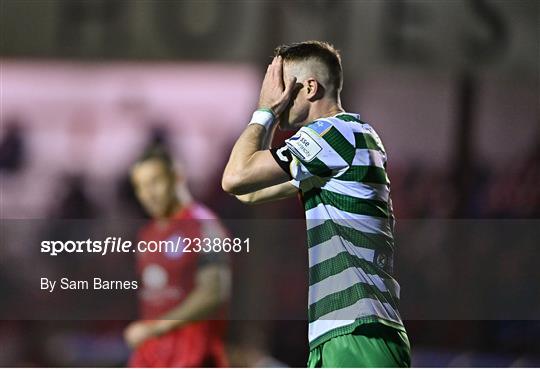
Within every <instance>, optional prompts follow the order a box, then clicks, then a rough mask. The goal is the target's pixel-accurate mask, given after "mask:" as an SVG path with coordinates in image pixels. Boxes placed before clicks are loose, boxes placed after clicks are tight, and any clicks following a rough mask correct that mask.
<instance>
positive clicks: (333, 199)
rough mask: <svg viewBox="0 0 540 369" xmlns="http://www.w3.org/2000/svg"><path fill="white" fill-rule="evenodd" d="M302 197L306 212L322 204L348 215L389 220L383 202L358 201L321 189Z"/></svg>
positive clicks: (386, 207)
mask: <svg viewBox="0 0 540 369" xmlns="http://www.w3.org/2000/svg"><path fill="white" fill-rule="evenodd" d="M303 197H304V207H305V210H306V211H308V210H309V209H313V208H314V207H316V206H317V205H319V204H324V205H331V206H333V207H335V208H337V209H339V210H343V211H346V212H349V213H354V214H362V215H370V216H373V217H379V218H389V217H390V213H391V211H390V209H389V206H388V203H386V202H384V201H379V200H369V199H360V198H358V197H354V196H348V195H342V194H339V193H335V192H332V191H328V190H323V189H321V188H313V189H311V190H309V191H307V192H305V193H304V195H303Z"/></svg>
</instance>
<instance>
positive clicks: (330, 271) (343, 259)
mask: <svg viewBox="0 0 540 369" xmlns="http://www.w3.org/2000/svg"><path fill="white" fill-rule="evenodd" d="M352 267H355V268H360V269H362V270H363V271H364V273H366V274H377V275H378V276H379V277H381V278H382V279H390V278H392V276H391V275H390V274H388V273H387V272H385V271H384V270H383V269H381V268H379V267H377V266H376V265H375V264H373V263H372V262H370V261H367V260H364V259H361V258H359V257H358V256H354V255H351V254H349V252H347V251H345V250H344V251H343V252H340V253H339V254H337V255H336V256H334V257H332V258H330V259H327V260H325V261H322V262H320V263H318V264H315V265H313V266H312V267H311V268H309V285H310V286H311V285H314V284H315V283H319V282H320V281H322V280H324V279H326V278H328V277H331V276H333V275H335V274H338V273H341V272H342V271H344V270H345V269H348V268H352Z"/></svg>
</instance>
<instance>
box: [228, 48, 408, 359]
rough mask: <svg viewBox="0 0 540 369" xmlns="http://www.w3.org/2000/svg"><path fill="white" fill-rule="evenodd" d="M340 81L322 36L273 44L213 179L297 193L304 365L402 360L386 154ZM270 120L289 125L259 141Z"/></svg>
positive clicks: (231, 188) (236, 189)
mask: <svg viewBox="0 0 540 369" xmlns="http://www.w3.org/2000/svg"><path fill="white" fill-rule="evenodd" d="M342 83H343V73H342V67H341V58H340V55H339V53H338V52H337V51H336V50H335V49H334V48H333V47H332V46H331V45H330V44H328V43H325V42H319V41H308V42H302V43H298V44H293V45H290V46H282V47H279V48H277V49H276V53H275V57H274V59H273V61H272V63H271V64H270V65H269V66H268V69H267V71H266V75H265V77H264V81H263V83H262V88H261V93H260V98H259V107H258V109H257V110H256V111H255V113H254V114H253V117H252V119H251V121H250V123H249V125H248V126H247V128H246V129H245V130H244V132H243V133H242V135H241V136H240V137H239V138H238V140H237V141H236V143H235V145H234V147H233V150H232V152H231V155H230V158H229V162H228V163H227V166H226V168H225V171H224V173H223V179H222V187H223V189H224V190H225V191H226V192H229V193H231V194H234V195H236V196H237V197H238V198H239V199H240V200H241V201H243V202H246V203H251V204H254V203H260V202H265V201H271V200H276V199H282V198H287V197H290V196H294V195H296V194H297V193H298V192H300V194H301V198H302V200H303V204H304V207H305V211H306V220H307V222H306V223H307V240H308V247H309V252H308V254H309V306H308V316H309V329H308V338H309V345H310V355H309V359H308V366H309V367H381V366H382V367H406V366H410V346H409V341H408V338H407V334H406V331H405V328H404V326H403V323H402V321H401V318H400V315H399V313H398V309H397V304H398V300H399V285H398V283H397V282H396V281H395V279H394V278H393V277H392V267H393V252H394V242H393V222H394V217H393V214H392V205H391V200H390V181H389V179H388V176H387V173H386V159H387V156H386V152H385V149H384V146H383V145H382V142H381V140H380V138H379V136H378V135H377V133H376V132H375V130H374V129H373V128H372V127H371V126H370V125H369V124H367V123H366V122H364V121H362V120H361V119H360V116H359V115H358V114H354V113H348V112H346V111H344V110H343V108H342V107H341V102H340V92H341V88H342ZM278 125H279V127H280V128H281V129H292V130H298V132H297V133H296V134H295V135H294V136H293V137H291V138H290V139H288V140H286V141H285V143H284V144H283V146H281V147H276V148H272V149H269V143H270V142H271V141H272V135H273V133H274V131H275V129H276V127H277V126H278Z"/></svg>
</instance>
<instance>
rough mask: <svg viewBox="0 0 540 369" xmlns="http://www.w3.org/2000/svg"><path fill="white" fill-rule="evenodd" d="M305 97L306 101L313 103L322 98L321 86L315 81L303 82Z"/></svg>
mask: <svg viewBox="0 0 540 369" xmlns="http://www.w3.org/2000/svg"><path fill="white" fill-rule="evenodd" d="M304 86H305V88H306V97H307V99H308V100H311V101H314V100H318V99H320V98H321V97H322V96H324V89H323V86H322V85H321V84H320V83H319V82H318V81H317V80H316V79H315V78H309V79H307V80H306V81H305V83H304Z"/></svg>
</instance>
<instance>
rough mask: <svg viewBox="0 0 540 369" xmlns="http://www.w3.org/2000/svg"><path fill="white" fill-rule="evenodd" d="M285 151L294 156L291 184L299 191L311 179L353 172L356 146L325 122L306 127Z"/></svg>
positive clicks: (288, 144) (288, 142)
mask: <svg viewBox="0 0 540 369" xmlns="http://www.w3.org/2000/svg"><path fill="white" fill-rule="evenodd" d="M284 147H286V150H287V151H288V152H289V153H290V156H291V160H290V163H289V166H288V172H289V174H290V176H291V179H292V181H291V183H292V184H293V185H295V186H297V187H299V184H300V182H302V181H305V180H307V179H309V178H311V177H321V178H331V177H338V176H339V175H341V174H343V173H344V172H345V171H346V170H347V169H349V167H350V165H351V162H352V158H353V156H354V145H352V144H351V143H350V142H349V141H348V140H347V139H346V138H345V137H344V136H343V135H342V134H341V133H340V132H339V130H337V128H336V127H334V126H333V125H332V124H331V123H330V122H328V121H324V120H321V121H315V122H313V123H311V124H310V125H308V126H305V127H302V128H301V129H300V130H299V131H298V132H297V133H296V134H295V135H294V136H293V137H291V138H289V139H287V140H285V145H284ZM278 150H279V149H278ZM282 150H285V149H282ZM282 167H283V166H282Z"/></svg>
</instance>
